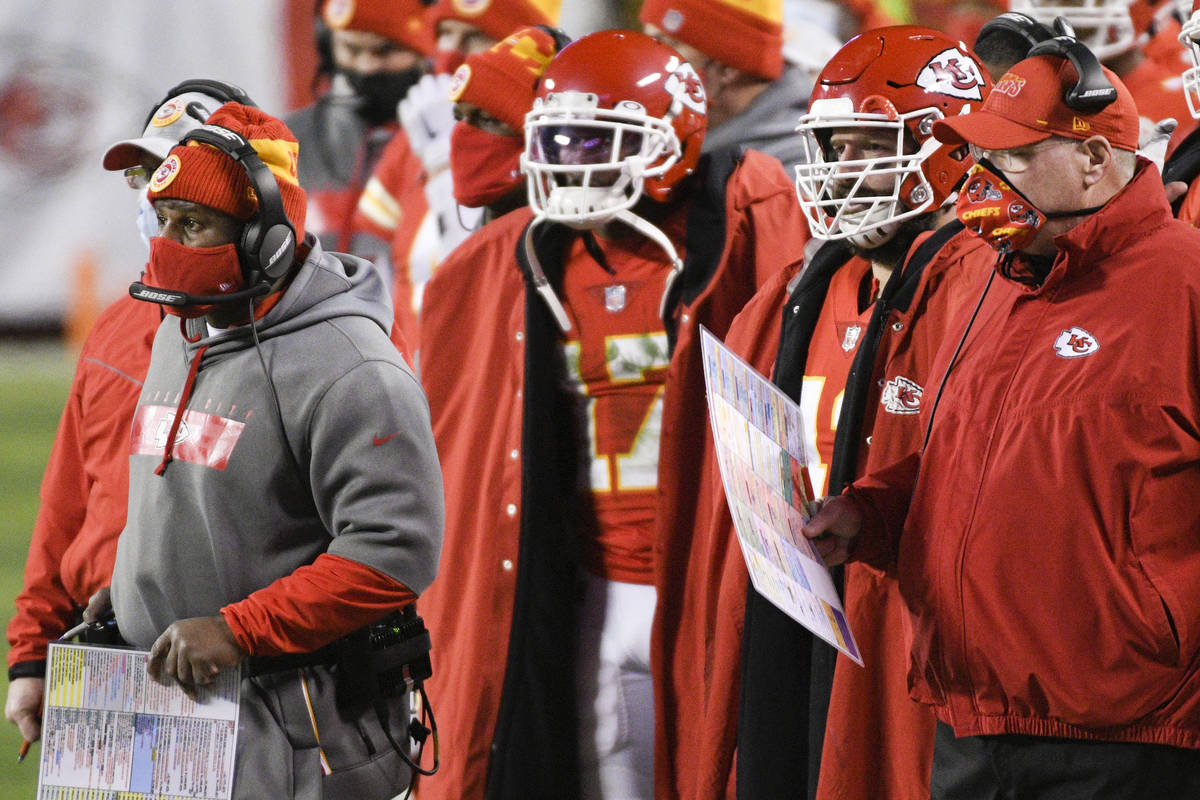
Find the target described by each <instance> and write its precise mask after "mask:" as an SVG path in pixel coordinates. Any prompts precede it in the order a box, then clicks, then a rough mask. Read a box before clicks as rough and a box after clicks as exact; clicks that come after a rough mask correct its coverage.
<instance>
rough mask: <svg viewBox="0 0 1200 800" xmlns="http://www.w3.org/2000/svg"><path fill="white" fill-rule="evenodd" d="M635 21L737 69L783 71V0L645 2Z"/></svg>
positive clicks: (771, 75) (767, 74)
mask: <svg viewBox="0 0 1200 800" xmlns="http://www.w3.org/2000/svg"><path fill="white" fill-rule="evenodd" d="M638 19H639V20H641V22H642V24H643V25H653V26H655V27H656V28H658V29H659V30H661V31H662V32H663V33H665V34H667V35H668V36H670V37H672V38H673V39H677V40H678V41H680V42H683V43H684V44H686V45H689V46H691V47H694V48H696V49H697V50H699V51H700V52H701V53H704V55H706V56H708V57H709V58H711V59H713V60H715V61H720V62H721V63H722V64H728V65H729V66H731V67H734V68H736V69H740V70H741V71H742V72H749V73H751V74H752V75H758V76H759V77H762V78H767V79H769V80H775V79H776V78H778V77H779V76H780V75H782V74H783V0H646V2H645V3H643V4H642V10H641V11H640V12H639V13H638Z"/></svg>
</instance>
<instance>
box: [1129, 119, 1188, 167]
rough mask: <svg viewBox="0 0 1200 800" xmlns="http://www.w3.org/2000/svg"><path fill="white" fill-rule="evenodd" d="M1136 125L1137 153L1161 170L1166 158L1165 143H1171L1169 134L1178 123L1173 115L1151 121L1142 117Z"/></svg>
mask: <svg viewBox="0 0 1200 800" xmlns="http://www.w3.org/2000/svg"><path fill="white" fill-rule="evenodd" d="M1139 123H1140V124H1139V126H1138V154H1139V155H1141V156H1143V157H1144V158H1148V159H1150V160H1151V161H1153V162H1154V164H1155V166H1157V167H1158V169H1159V171H1160V172H1161V171H1162V168H1163V162H1164V161H1165V160H1166V158H1167V145H1168V144H1170V143H1171V134H1172V133H1174V132H1175V128H1176V127H1178V125H1179V123H1178V122H1176V121H1175V119H1174V117H1167V118H1165V119H1160V120H1159V121H1158V122H1151V121H1150V120H1148V119H1146V118H1145V117H1142V118H1141V119H1140V120H1139Z"/></svg>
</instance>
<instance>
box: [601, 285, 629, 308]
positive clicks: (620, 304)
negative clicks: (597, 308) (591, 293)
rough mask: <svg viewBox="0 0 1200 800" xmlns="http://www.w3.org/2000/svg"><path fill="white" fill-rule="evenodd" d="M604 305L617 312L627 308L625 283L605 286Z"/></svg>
mask: <svg viewBox="0 0 1200 800" xmlns="http://www.w3.org/2000/svg"><path fill="white" fill-rule="evenodd" d="M604 307H605V308H606V309H608V310H609V311H611V312H612V313H613V314H616V313H618V312H620V311H624V310H625V285H624V284H620V283H618V284H617V285H615V286H605V287H604Z"/></svg>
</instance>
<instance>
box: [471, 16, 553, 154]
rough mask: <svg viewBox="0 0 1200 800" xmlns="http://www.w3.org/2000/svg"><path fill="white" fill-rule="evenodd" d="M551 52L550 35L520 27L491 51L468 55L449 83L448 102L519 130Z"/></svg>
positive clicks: (551, 40) (530, 105)
mask: <svg viewBox="0 0 1200 800" xmlns="http://www.w3.org/2000/svg"><path fill="white" fill-rule="evenodd" d="M554 53H555V46H554V37H553V36H551V35H550V34H548V33H546V32H545V31H543V30H541V29H539V28H522V29H521V30H519V31H516V32H515V33H513V34H511V35H509V36H507V37H505V38H504V39H503V40H501V41H500V42H497V43H496V44H495V45H493V46H492V48H491V49H490V50H485V51H484V52H482V53H472V54H471V55H469V56H467V60H466V63H464V64H463V65H462V66H460V67H459V68H458V70H457V71H456V72H455V73H454V77H453V78H452V79H451V81H450V101H451V102H453V103H457V102H460V101H461V102H464V103H470V104H471V105H473V106H475V107H477V108H479V109H481V110H482V111H485V112H487V113H488V114H491V115H492V116H493V117H495V118H496V119H498V120H500V121H501V122H504V123H506V124H507V125H508V126H509V127H511V128H512V129H513V130H517V131H519V130H521V129H522V128H523V127H525V115H526V114H527V113H528V112H529V109H530V108H532V107H533V90H534V89H535V88H536V87H537V82H538V78H540V77H542V73H543V72H545V71H546V65H547V64H549V63H550V59H552V58H554Z"/></svg>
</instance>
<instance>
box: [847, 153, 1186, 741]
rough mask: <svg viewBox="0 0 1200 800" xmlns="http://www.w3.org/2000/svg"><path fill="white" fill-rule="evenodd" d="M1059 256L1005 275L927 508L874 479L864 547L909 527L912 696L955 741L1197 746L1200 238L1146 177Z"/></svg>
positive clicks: (972, 338)
mask: <svg viewBox="0 0 1200 800" xmlns="http://www.w3.org/2000/svg"><path fill="white" fill-rule="evenodd" d="M1143 166H1144V162H1143ZM1056 244H1057V246H1058V255H1057V258H1056V260H1055V262H1054V266H1053V269H1052V270H1051V272H1050V274H1049V275H1048V277H1047V278H1046V280H1045V281H1044V282H1043V284H1042V285H1041V286H1040V287H1037V288H1031V287H1028V286H1025V285H1022V284H1018V283H1015V282H1012V281H1009V280H1006V279H1005V278H1003V277H1000V276H999V275H997V276H996V277H995V278H993V279H992V281H991V285H990V288H989V290H988V292H987V295H986V298H985V299H984V301H983V303H982V305H981V307H980V309H979V313H978V316H977V317H976V318H975V320H974V322H973V323H972V324H971V325H970V326H969V331H968V333H967V334H966V336H965V338H963V345H962V348H961V351H960V352H959V354H958V356H957V359H956V360H955V364H954V366H953V369H952V370H951V371H950V372H949V374H948V376H947V377H946V378H945V380H944V381H942V380H938V382H937V383H938V384H941V385H942V386H943V388H942V389H941V400H940V402H939V403H938V404H937V406H936V409H933V408H930V406H931V405H932V404H931V403H928V402H927V403H926V404H925V406H926V407H925V408H923V409H922V420H923V421H926V422H927V421H928V417H929V415H930V414H932V416H933V421H932V432H931V435H930V437H929V442H928V444H927V446H926V447H925V450H924V453H923V456H922V457H921V459H920V475H919V480H918V481H917V483H916V489H915V494H911V495H910V493H909V491H908V488H909V487H911V485H912V480H913V476H914V474H915V472H916V470H915V467H916V460H915V459H908V460H907V461H904V462H900V463H899V464H897V465H895V466H894V467H893V468H890V469H888V470H886V471H884V472H881V473H879V474H875V475H870V476H867V477H866V478H864V479H862V480H860V481H858V482H856V483H855V485H854V488H853V489H852V490H851V491H852V496H855V497H857V498H859V500H860V503H861V504H862V505H863V507H864V509H865V510H867V511H868V512H871V511H874V512H877V513H878V514H879V515H880V516H879V518H875V517H874V514H869V515H868V521H869V522H871V523H879V522H880V521H882V522H885V523H886V525H879V524H869V525H868V526H867V528H866V529H865V530H864V531H863V533H862V535H861V536H860V539H861V541H860V544H859V547H858V551H857V552H858V555H859V557H860V558H864V559H869V560H872V561H874V562H875V563H884V562H886V561H887V560H889V558H891V557H892V554H894V553H895V552H896V548H897V537H898V534H899V531H900V528H901V526H903V540H902V543H901V544H900V545H899V580H900V585H901V589H902V591H903V592H904V594H905V597H906V600H907V602H908V606H909V608H910V609H911V611H912V614H911V616H910V619H911V623H912V627H913V641H912V649H911V662H910V670H909V680H910V682H911V683H912V686H913V693H914V697H916V698H917V699H919V700H921V701H922V702H925V703H929V704H931V705H933V706H934V710H935V712H936V714H937V716H938V718H939V719H940V720H942V721H944V722H946V723H947V724H949V725H951V726H953V728H954V730H955V733H956V734H957V735H958V736H968V735H980V734H1005V733H1016V734H1030V735H1035V736H1056V737H1069V738H1076V739H1102V740H1108V741H1137V742H1147V743H1155V744H1166V745H1174V746H1179V747H1189V748H1200V535H1198V532H1200V503H1197V502H1196V498H1197V497H1198V496H1200V358H1198V356H1197V353H1198V352H1200V346H1198V345H1200V312H1198V309H1200V233H1198V232H1197V231H1196V230H1195V229H1194V228H1191V227H1189V226H1187V225H1186V224H1185V223H1183V222H1180V221H1178V220H1174V219H1172V218H1171V213H1170V209H1169V207H1168V206H1167V204H1166V200H1165V198H1164V195H1163V191H1162V186H1161V183H1160V181H1159V175H1158V172H1157V170H1153V169H1150V168H1148V167H1145V168H1143V169H1141V170H1140V171H1139V173H1138V174H1137V176H1136V177H1135V178H1134V180H1133V181H1132V182H1131V183H1130V184H1129V185H1128V186H1126V187H1125V188H1124V189H1123V190H1122V191H1121V192H1120V193H1119V194H1117V196H1116V197H1115V198H1113V199H1112V200H1111V201H1110V202H1109V203H1108V204H1107V205H1106V206H1105V207H1104V208H1103V209H1102V210H1100V211H1099V212H1097V213H1095V214H1093V215H1092V216H1090V217H1088V218H1087V219H1086V220H1084V221H1083V222H1081V223H1080V224H1079V225H1077V226H1076V227H1075V228H1073V229H1071V230H1070V231H1069V232H1068V233H1066V234H1064V235H1062V236H1060V237H1058V239H1057V240H1056ZM1168 253H1169V254H1171V256H1170V258H1164V254H1168ZM960 323H961V324H959V325H957V331H958V332H955V333H953V334H952V335H951V336H950V337H949V338H947V340H946V344H945V347H943V349H942V351H941V352H940V353H939V355H938V359H937V362H936V363H935V365H934V369H933V374H934V375H942V374H944V373H945V372H946V367H947V364H948V363H949V361H950V358H951V354H952V352H953V351H954V350H955V345H957V343H958V341H959V339H960V337H962V334H961V331H962V330H963V329H964V328H966V327H967V326H966V319H965V318H962V319H960ZM936 391H938V389H937V385H930V386H928V387H926V396H927V397H932V395H933V394H934V393H935V392H936ZM910 497H911V508H908V509H907V521H906V522H904V521H903V520H904V512H905V509H906V507H907V506H908V505H909V499H910ZM884 531H887V532H888V533H889V535H888V536H884V535H882V534H883V533H884Z"/></svg>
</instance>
